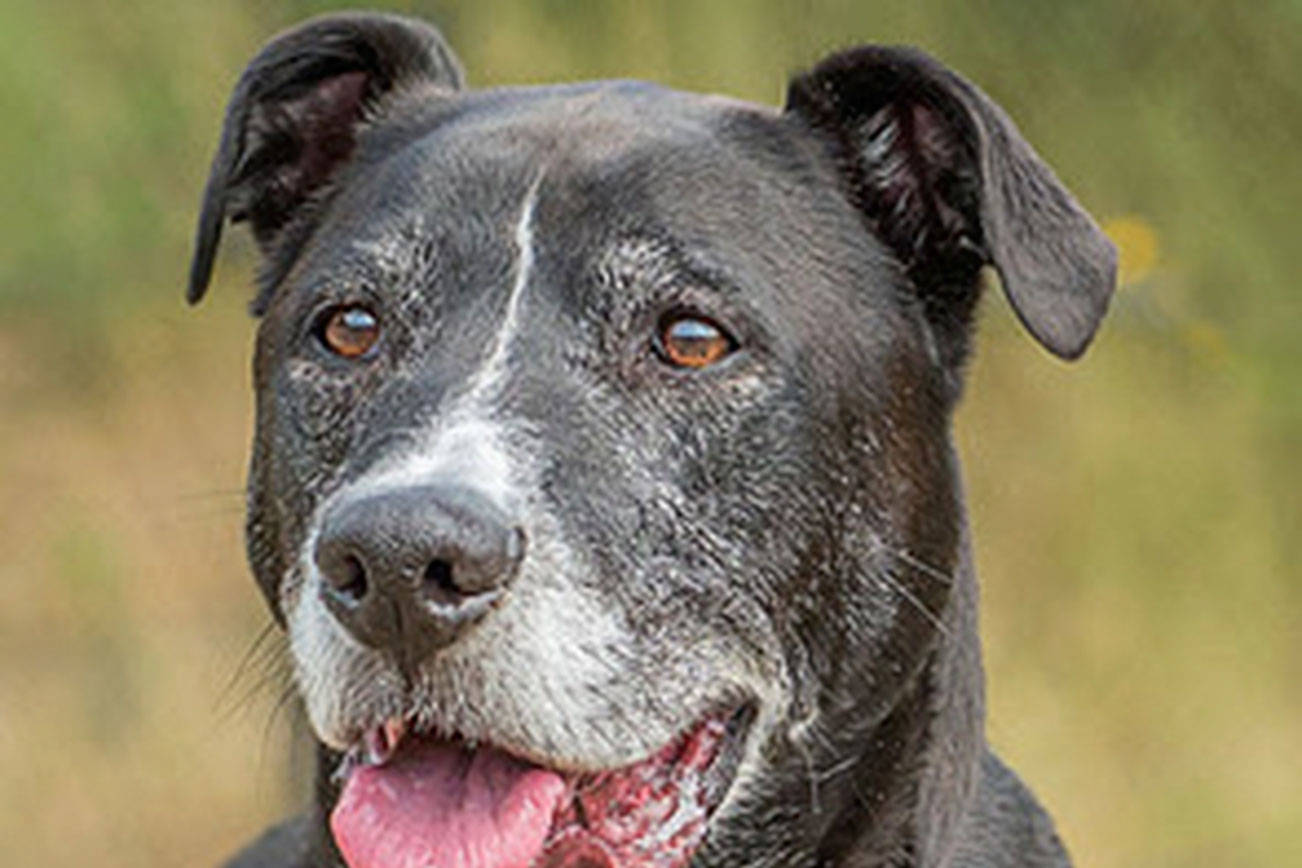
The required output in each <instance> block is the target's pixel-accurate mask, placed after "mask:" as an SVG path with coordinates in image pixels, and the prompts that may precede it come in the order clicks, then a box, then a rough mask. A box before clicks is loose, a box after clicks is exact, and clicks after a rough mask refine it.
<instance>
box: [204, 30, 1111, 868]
mask: <svg viewBox="0 0 1302 868" xmlns="http://www.w3.org/2000/svg"><path fill="white" fill-rule="evenodd" d="M228 220H230V221H233V222H238V221H243V222H246V223H248V225H249V227H250V228H251V230H252V234H253V236H254V238H255V239H256V241H257V244H258V246H259V248H260V251H261V254H262V257H263V263H262V267H261V271H260V277H259V281H258V292H257V296H256V299H255V301H254V302H253V311H254V314H255V316H257V317H258V318H259V319H260V323H259V328H258V337H257V348H256V359H255V374H254V375H255V383H256V404H257V425H256V433H255V437H254V443H253V456H252V461H251V465H250V472H249V486H248V520H247V545H248V556H249V561H250V563H251V566H252V572H253V573H254V576H255V577H256V580H257V583H258V585H259V587H260V588H261V591H262V593H263V594H264V595H265V597H266V600H267V603H268V604H269V606H270V610H271V612H272V614H273V615H274V617H275V618H276V620H277V621H278V622H279V623H280V625H281V626H282V627H283V628H284V630H285V631H286V633H287V636H288V645H289V649H290V654H291V656H292V663H293V671H294V677H295V683H296V687H297V690H298V693H299V695H300V696H301V699H302V703H303V706H304V708H305V710H306V716H307V718H308V720H309V722H310V725H311V729H312V732H313V734H314V736H315V739H316V741H317V757H318V774H317V779H316V784H315V799H314V802H313V804H312V806H311V808H310V809H309V810H308V811H307V812H306V813H304V814H303V815H301V816H299V817H297V818H294V819H291V820H289V821H287V822H285V823H283V824H281V825H279V826H277V827H274V828H273V829H272V830H270V831H269V832H267V833H266V834H265V835H264V836H263V837H261V838H260V839H258V840H257V841H255V842H254V843H253V844H252V845H251V846H249V847H248V848H247V849H246V850H245V851H243V852H242V853H241V854H240V855H238V856H236V857H235V859H234V861H233V862H231V863H230V864H231V865H234V866H243V868H248V866H326V865H334V866H337V865H347V866H350V868H380V866H384V868H414V866H454V865H455V866H475V868H488V866H498V868H503V866H505V868H526V866H572V868H574V866H622V868H637V866H685V865H691V866H696V868H707V866H708V868H716V866H877V865H891V866H902V865H910V866H914V865H916V866H942V865H945V866H1014V865H1016V866H1049V865H1065V864H1068V857H1067V855H1066V853H1065V850H1064V848H1063V846H1062V844H1061V843H1060V841H1059V839H1058V837H1057V835H1056V834H1055V832H1054V828H1053V824H1052V822H1051V820H1050V819H1049V817H1048V816H1047V814H1046V813H1045V812H1044V811H1043V810H1042V809H1041V808H1040V807H1039V805H1038V804H1037V802H1036V800H1035V798H1034V797H1033V796H1032V795H1031V793H1030V792H1029V790H1028V789H1027V788H1026V787H1025V786H1024V785H1023V784H1022V783H1021V782H1020V781H1019V780H1018V778H1017V777H1016V776H1015V775H1014V773H1013V772H1012V771H1010V770H1009V769H1008V768H1007V767H1006V766H1004V765H1003V764H1002V763H1001V762H1000V761H999V760H998V759H997V758H996V757H995V756H994V755H993V753H992V752H991V751H990V750H989V748H988V747H987V746H986V744H985V741H984V735H983V676H982V669H981V658H980V648H979V644H978V637H977V618H976V586H975V576H974V573H973V568H972V556H971V553H970V550H969V537H968V524H967V522H966V520H965V516H964V507H963V498H962V492H961V488H960V481H959V471H958V462H957V459H956V456H955V453H954V448H953V443H952V437H951V433H950V421H951V417H952V414H953V411H954V408H955V405H956V403H957V402H958V400H959V398H960V394H961V387H962V376H963V370H964V363H965V360H966V359H967V358H968V355H969V346H970V343H971V336H972V329H973V314H974V311H975V308H976V305H977V300H978V297H979V296H980V294H981V289H982V286H983V285H984V279H983V274H984V272H985V271H986V270H987V269H986V266H992V267H993V269H994V271H996V272H997V273H998V275H999V277H1000V278H1001V283H1002V287H1003V291H1004V293H1005V294H1006V296H1007V298H1008V300H1009V302H1010V303H1011V304H1012V306H1013V309H1014V310H1015V311H1016V313H1017V315H1018V317H1019V318H1020V320H1021V322H1022V323H1023V324H1024V326H1025V327H1026V329H1027V330H1029V332H1030V333H1031V335H1032V336H1033V337H1034V338H1035V339H1036V340H1037V341H1038V342H1039V343H1040V344H1042V345H1043V346H1044V347H1045V348H1046V349H1047V350H1048V351H1049V352H1051V353H1053V354H1054V355H1056V356H1059V357H1061V358H1063V359H1074V358H1075V357H1077V356H1079V355H1080V354H1081V353H1082V352H1083V351H1084V350H1085V348H1086V346H1087V344H1088V343H1089V342H1090V340H1091V338H1092V336H1093V335H1094V333H1095V330H1096V328H1097V327H1098V325H1099V322H1100V319H1101V318H1102V317H1103V315H1104V312H1105V310H1106V308H1107V305H1108V300H1109V297H1110V295H1111V292H1112V289H1113V286H1114V282H1115V270H1116V261H1115V260H1116V257H1115V252H1114V250H1113V247H1112V246H1111V244H1110V243H1109V242H1108V240H1107V239H1106V238H1105V236H1104V235H1103V234H1102V232H1101V231H1100V230H1099V228H1098V227H1097V225H1096V224H1095V223H1094V221H1093V220H1092V219H1091V218H1090V217H1089V216H1088V215H1087V214H1086V213H1085V211H1084V210H1083V209H1082V207H1081V206H1080V205H1079V204H1078V203H1077V202H1076V200H1075V199H1074V198H1073V197H1072V195H1071V194H1070V193H1069V192H1068V191H1067V190H1066V189H1065V188H1064V187H1063V186H1062V184H1061V183H1060V182H1059V181H1058V180H1057V178H1056V177H1055V176H1054V175H1053V173H1052V172H1051V170H1050V169H1049V168H1048V167H1047V166H1045V164H1044V163H1043V162H1042V161H1041V160H1040V159H1039V157H1038V156H1037V155H1036V154H1035V153H1034V152H1033V151H1032V149H1031V147H1030V146H1029V145H1028V144H1027V143H1026V142H1025V141H1024V140H1023V138H1022V136H1021V135H1020V134H1019V133H1018V131H1017V129H1016V127H1015V126H1014V125H1013V123H1012V121H1011V120H1010V119H1009V118H1008V117H1007V116H1006V115H1005V113H1004V112H1003V111H1002V110H1001V109H1000V108H998V107H997V106H996V105H995V104H994V103H993V102H992V101H991V100H990V99H989V98H988V97H987V96H986V95H985V94H983V93H982V92H981V91H980V90H978V89H977V88H976V87H975V86H973V85H972V84H970V83H969V82H967V81H966V80H965V79H963V78H961V77H960V76H959V75H957V74H955V73H954V72H952V71H950V70H949V69H947V68H946V67H944V66H943V65H941V64H940V63H938V62H937V61H936V60H934V59H932V58H930V57H929V56H927V55H925V54H923V53H921V52H919V51H917V50H914V49H910V48H900V47H880V46H863V47H858V48H854V49H851V50H847V51H843V52H840V53H837V54H835V55H833V56H831V57H828V58H827V59H825V60H823V61H822V62H821V63H819V64H817V65H816V66H815V67H813V68H812V70H810V71H808V72H806V73H803V74H800V75H798V76H796V77H795V78H794V79H793V80H792V81H791V82H790V85H789V89H788V92H787V96H786V101H785V105H784V107H782V108H781V109H776V108H770V107H766V106H760V105H753V104H749V103H745V102H741V101H737V100H733V99H729V98H724V97H719V96H702V95H696V94H688V93H681V92H677V91H673V90H669V89H665V88H662V87H659V86H656V85H653V84H647V83H642V82H634V81H598V82H587V83H577V84H562V85H555V86H545V87H508V88H493V89H487V90H473V89H468V88H467V87H466V85H465V83H464V79H463V73H462V69H461V67H460V65H459V62H458V61H457V59H456V58H455V56H454V55H453V53H452V51H451V50H450V49H449V47H448V46H447V44H446V43H445V41H444V40H443V38H442V37H441V36H440V34H439V33H438V32H437V31H436V30H435V29H434V28H432V27H431V26H429V25H428V24H425V23H423V22H420V21H416V20H410V19H407V18H403V17H395V16H389V15H380V14H362V13H345V14H335V15H330V16H327V17H323V18H317V19H313V20H311V21H309V22H307V23H304V24H302V25H301V26H299V27H297V28H295V29H292V30H290V31H288V32H286V33H284V34H282V35H280V36H278V37H276V38H274V39H273V40H272V41H271V42H270V43H269V44H267V45H266V46H265V47H264V48H263V49H262V51H261V53H259V54H258V55H257V56H256V57H255V58H254V59H253V60H252V62H251V63H250V65H249V66H248V68H247V69H246V70H245V71H244V73H243V76H242V77H241V78H240V80H239V83H238V85H237V86H236V88H235V91H234V94H233V96H232V98H231V101H230V104H229V107H228V109H227V112H226V116H225V122H224V127H223V129H222V132H221V138H220V143H219V145H218V148H217V151H216V156H215V157H214V159H213V163H212V169H211V175H210V177H209V180H208V182H207V187H206V189H205V192H204V194H203V203H202V209H201V214H200V217H199V221H198V230H197V236H196V244H195V251H194V259H193V262H192V266H191V274H190V280H189V288H188V297H189V300H190V301H191V302H197V301H199V299H200V298H201V297H202V296H203V294H204V292H205V289H206V288H207V286H208V284H209V282H210V276H211V272H212V268H213V264H214V257H215V255H216V251H217V248H218V242H219V240H220V236H221V233H222V230H223V227H224V224H225V223H226V221H228Z"/></svg>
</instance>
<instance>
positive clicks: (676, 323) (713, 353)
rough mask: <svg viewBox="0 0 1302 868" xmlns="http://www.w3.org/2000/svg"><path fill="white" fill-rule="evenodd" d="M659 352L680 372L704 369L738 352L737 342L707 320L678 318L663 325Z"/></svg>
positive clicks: (665, 321) (657, 346) (657, 342)
mask: <svg viewBox="0 0 1302 868" xmlns="http://www.w3.org/2000/svg"><path fill="white" fill-rule="evenodd" d="M656 349H657V351H658V352H659V353H660V355H661V356H663V357H664V359H665V361H667V362H669V364H671V365H674V366H676V367H679V368H704V367H706V366H707V365H712V364H714V363H715V362H717V361H719V360H720V359H722V358H723V357H724V356H726V355H728V354H729V353H731V352H732V351H733V350H735V349H737V342H736V341H735V340H733V338H732V336H731V335H729V334H728V333H727V332H725V331H724V330H723V328H722V327H721V326H720V325H719V324H718V323H715V322H713V321H711V320H709V319H706V318H705V317H700V316H693V315H691V314H675V315H672V316H668V317H666V318H665V319H664V320H662V321H661V323H660V331H659V333H658V334H657V339H656Z"/></svg>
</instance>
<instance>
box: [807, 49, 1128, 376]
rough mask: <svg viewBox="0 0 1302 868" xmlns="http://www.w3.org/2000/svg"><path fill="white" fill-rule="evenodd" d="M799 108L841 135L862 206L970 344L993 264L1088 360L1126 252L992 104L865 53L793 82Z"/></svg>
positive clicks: (1057, 341) (931, 311)
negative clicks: (1119, 254) (982, 285)
mask: <svg viewBox="0 0 1302 868" xmlns="http://www.w3.org/2000/svg"><path fill="white" fill-rule="evenodd" d="M787 112H788V113H789V114H790V115H794V116H796V117H798V118H801V119H802V120H803V121H804V122H805V123H807V124H808V125H809V126H811V127H812V128H814V129H815V130H816V131H818V132H819V133H820V134H821V135H824V136H826V137H829V138H830V140H831V141H832V143H833V147H834V149H835V151H836V156H837V158H838V161H839V162H840V163H841V166H842V173H843V175H844V177H845V179H846V182H847V184H848V186H849V189H850V195H851V197H852V199H853V200H854V201H855V202H856V204H857V205H858V206H859V208H860V209H861V210H862V212H863V213H864V215H865V217H866V218H867V219H868V221H869V224H870V225H871V226H872V228H873V229H874V231H875V232H876V233H877V235H878V236H879V237H880V238H881V239H882V240H883V241H885V242H886V244H887V245H888V246H889V247H890V248H891V249H892V250H894V252H895V254H896V255H897V256H898V257H899V259H900V261H901V262H902V263H903V264H904V265H905V267H906V268H907V269H908V270H909V272H910V275H911V276H912V278H913V280H914V282H915V284H916V285H917V286H918V289H919V291H920V292H922V293H923V300H924V305H925V306H926V310H927V312H928V316H929V317H931V318H932V320H933V322H939V323H940V324H941V326H942V328H943V329H945V330H947V331H948V332H950V333H951V335H952V336H953V337H954V338H955V339H956V340H957V341H958V342H959V344H960V345H963V344H965V342H966V331H967V326H968V324H969V322H970V317H971V312H972V309H973V305H974V304H975V301H976V294H977V289H976V287H977V286H978V284H977V277H978V275H977V272H978V270H979V269H980V267H981V266H982V265H984V264H990V265H993V266H994V267H995V269H996V270H997V271H998V272H999V276H1000V278H1001V279H1002V282H1003V286H1004V291H1005V292H1006V293H1007V295H1008V300H1009V301H1010V302H1011V303H1012V305H1013V309H1014V310H1015V311H1016V312H1017V315H1018V317H1019V318H1020V319H1021V321H1022V323H1023V324H1024V325H1025V326H1026V328H1027V329H1028V330H1029V331H1030V332H1031V334H1032V335H1034V336H1035V338H1036V339H1037V340H1038V341H1039V342H1040V343H1041V344H1043V345H1044V346H1045V347H1046V348H1047V349H1048V350H1050V351H1051V352H1053V353H1054V354H1056V355H1058V356H1060V357H1061V358H1064V359H1072V358H1076V357H1077V356H1079V355H1080V354H1081V353H1082V352H1084V351H1085V347H1086V346H1088V344H1089V342H1090V339H1091V338H1092V337H1093V336H1094V332H1095V330H1096V329H1097V328H1098V324H1099V321H1100V320H1101V319H1102V317H1103V313H1104V311H1105V310H1106V309H1107V305H1108V299H1109V297H1110V296H1111V294H1112V289H1113V285H1114V283H1115V275H1116V252H1115V250H1114V248H1113V246H1112V244H1111V242H1109V241H1108V239H1107V238H1106V237H1105V236H1104V235H1103V233H1102V231H1101V230H1100V229H1099V227H1098V226H1097V225H1096V224H1095V223H1094V221H1093V220H1092V219H1091V218H1090V216H1089V215H1088V214H1086V213H1085V210H1084V209H1083V208H1081V206H1080V205H1079V204H1078V203H1077V202H1076V200H1075V199H1074V198H1073V197H1072V195H1071V193H1069V192H1068V191H1067V189H1066V188H1065V187H1063V185H1062V183H1061V182H1060V181H1059V180H1058V179H1057V178H1056V177H1055V176H1054V174H1053V172H1052V171H1051V170H1050V169H1049V167H1048V166H1046V165H1045V164H1044V163H1043V162H1042V161H1041V160H1040V158H1039V157H1038V156H1037V155H1036V154H1035V152H1034V151H1033V150H1031V146H1030V145H1028V144H1027V143H1026V141H1025V140H1024V139H1023V138H1022V136H1021V134H1020V133H1018V131H1017V128H1016V127H1015V126H1014V125H1013V122H1012V121H1011V120H1009V118H1008V116H1007V115H1006V114H1004V112H1003V111H1002V110H1001V109H1000V108H999V107H998V106H997V105H995V104H994V103H993V102H992V101H991V100H990V98H989V97H987V96H986V95H985V94H984V93H982V92H981V91H980V90H978V89H977V88H976V87H975V86H974V85H972V84H971V83H969V82H968V81H966V80H965V79H963V78H961V77H959V76H958V75H956V74H955V73H953V72H951V71H950V70H948V69H946V68H945V67H944V66H942V65H941V64H940V63H938V62H937V61H935V60H933V59H932V58H931V57H929V56H927V55H926V54H924V53H922V52H920V51H917V50H915V49H910V48H897V47H879V46H864V47H862V48H857V49H852V50H850V51H846V52H844V53H841V54H837V55H833V56H832V57H830V58H828V59H827V60H825V61H823V62H822V63H820V64H819V65H818V66H817V67H816V68H815V69H814V70H813V71H812V72H809V73H807V74H805V75H802V76H800V77H798V78H796V79H795V80H794V81H792V83H791V86H790V89H789V91H788V94H787ZM957 352H958V354H959V356H960V357H961V354H962V349H961V348H960V349H959V350H958V351H957Z"/></svg>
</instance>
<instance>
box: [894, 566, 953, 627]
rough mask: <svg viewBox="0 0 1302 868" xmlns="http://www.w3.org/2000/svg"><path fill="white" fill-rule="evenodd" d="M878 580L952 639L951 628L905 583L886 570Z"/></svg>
mask: <svg viewBox="0 0 1302 868" xmlns="http://www.w3.org/2000/svg"><path fill="white" fill-rule="evenodd" d="M877 578H879V579H881V580H882V581H883V582H884V583H885V584H886V585H887V587H889V588H891V589H892V590H894V591H895V592H896V593H898V594H899V595H900V596H901V597H903V598H904V599H905V600H907V601H908V602H909V603H910V604H911V605H912V606H913V607H914V608H915V609H917V610H918V611H919V612H921V613H922V614H923V615H924V616H925V617H926V619H927V620H928V621H930V622H931V623H932V626H934V627H935V628H936V629H937V630H938V631H940V633H941V635H943V636H945V637H946V638H950V637H951V634H950V632H949V627H947V626H945V623H944V622H943V621H941V620H940V618H939V617H937V616H936V614H935V613H933V612H932V611H931V610H930V609H928V608H927V607H926V605H924V604H923V602H922V601H921V600H919V599H918V598H917V596H916V595H915V594H914V593H913V592H912V591H910V590H909V589H908V588H907V587H906V586H905V585H904V583H903V582H901V581H900V580H899V579H897V578H895V577H894V576H892V575H891V574H890V573H889V572H888V571H886V570H882V571H881V572H879V573H877Z"/></svg>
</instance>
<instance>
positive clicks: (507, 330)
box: [461, 175, 542, 405]
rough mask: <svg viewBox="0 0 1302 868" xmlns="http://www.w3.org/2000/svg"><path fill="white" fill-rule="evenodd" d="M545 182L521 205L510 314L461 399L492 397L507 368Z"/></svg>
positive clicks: (531, 188)
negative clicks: (538, 207) (537, 205)
mask: <svg viewBox="0 0 1302 868" xmlns="http://www.w3.org/2000/svg"><path fill="white" fill-rule="evenodd" d="M541 183H542V176H541V175H540V176H538V177H537V178H536V179H534V181H533V183H532V184H530V185H529V191H528V192H527V193H525V195H524V202H523V204H521V206H520V217H519V219H518V220H517V221H516V224H515V250H516V259H515V279H514V280H513V281H512V282H511V295H510V296H509V297H508V298H507V300H506V315H505V316H503V317H502V325H501V326H499V327H498V329H497V335H496V336H495V337H494V338H493V345H492V350H491V352H489V354H488V358H487V360H485V362H484V364H483V366H482V367H480V369H479V370H478V371H477V372H476V373H475V375H474V377H472V378H471V380H470V385H469V387H468V388H467V390H466V394H465V397H464V398H463V399H462V401H461V403H465V404H472V405H473V404H480V403H483V402H484V401H485V400H487V399H490V398H491V397H492V394H493V392H494V391H495V390H496V388H497V386H498V384H499V383H500V381H501V379H502V375H503V374H504V373H505V372H506V359H507V355H508V353H509V352H510V349H511V338H512V337H513V336H514V335H515V332H516V329H517V328H518V327H519V321H520V299H521V298H523V297H524V291H525V288H526V287H527V286H528V285H529V275H530V272H531V271H532V270H533V212H534V206H535V205H536V204H537V202H538V185H539V184H541Z"/></svg>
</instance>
